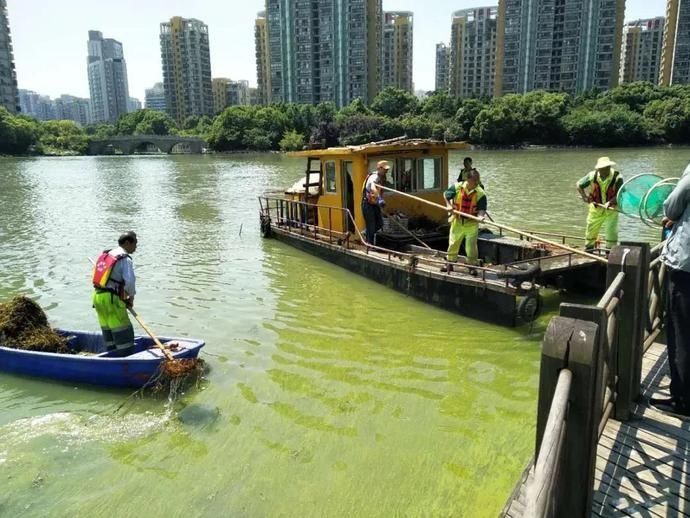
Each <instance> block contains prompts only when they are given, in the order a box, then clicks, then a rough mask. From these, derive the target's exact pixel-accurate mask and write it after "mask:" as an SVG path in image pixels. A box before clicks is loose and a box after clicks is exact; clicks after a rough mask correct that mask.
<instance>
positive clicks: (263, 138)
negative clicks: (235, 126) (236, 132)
mask: <svg viewBox="0 0 690 518" xmlns="http://www.w3.org/2000/svg"><path fill="white" fill-rule="evenodd" d="M242 147H243V148H245V149H254V150H256V151H270V150H271V149H273V147H274V143H273V135H271V134H269V133H268V132H266V131H264V130H262V129H261V128H252V129H250V130H249V131H247V132H246V133H245V134H244V135H243V137H242Z"/></svg>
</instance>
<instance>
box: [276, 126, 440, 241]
mask: <svg viewBox="0 0 690 518" xmlns="http://www.w3.org/2000/svg"><path fill="white" fill-rule="evenodd" d="M448 150H449V146H448V144H446V143H445V142H439V141H432V140H422V139H404V140H401V139H394V140H392V141H383V142H377V143H372V144H365V145H361V146H348V147H337V148H328V149H317V150H308V151H298V152H294V153H290V156H293V157H304V158H306V159H307V167H306V171H305V177H304V179H302V180H299V181H298V182H297V183H296V184H295V185H293V186H292V187H291V188H290V189H288V190H287V191H286V192H285V194H286V195H288V196H289V197H290V199H291V200H293V201H302V202H306V204H307V205H306V207H308V210H307V211H306V214H305V215H304V216H305V217H306V218H307V221H305V223H309V224H316V225H318V226H319V227H321V228H322V229H329V230H331V231H333V232H337V233H346V232H350V233H354V234H357V231H356V229H362V228H364V216H363V215H362V207H361V202H362V192H363V189H364V182H365V181H366V179H367V177H368V176H369V174H370V173H372V172H374V171H376V164H377V162H379V161H380V160H386V161H387V162H388V163H389V165H390V170H389V171H388V175H387V178H386V184H385V185H387V186H388V187H392V188H393V189H396V190H398V191H401V192H408V193H411V194H414V195H415V196H417V197H419V198H423V199H426V200H429V201H433V202H436V203H444V201H443V192H444V191H445V190H446V188H447V186H448ZM384 197H385V200H386V208H385V212H386V213H387V214H396V215H397V217H396V221H397V223H399V224H401V225H404V227H406V228H409V229H415V228H427V229H433V228H436V227H437V226H438V225H442V224H443V223H445V220H446V218H447V216H446V215H445V214H444V213H443V212H442V211H439V210H437V209H434V208H433V207H429V206H427V205H425V204H423V203H421V202H419V201H415V200H411V199H409V198H406V197H404V196H401V195H399V194H396V193H392V192H390V191H389V192H385V193H384ZM386 219H387V218H386ZM386 219H384V222H385V223H386V226H385V227H384V232H385V231H386V230H387V229H388V228H390V229H391V230H392V233H393V234H395V233H396V232H397V233H400V232H401V230H400V229H399V228H392V227H389V226H390V225H392V224H391V223H390V222H387V221H386Z"/></svg>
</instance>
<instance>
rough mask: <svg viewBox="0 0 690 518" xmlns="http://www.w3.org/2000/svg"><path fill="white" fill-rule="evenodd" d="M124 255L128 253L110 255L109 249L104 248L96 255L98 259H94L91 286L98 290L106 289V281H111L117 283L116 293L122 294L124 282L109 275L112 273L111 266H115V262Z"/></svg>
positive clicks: (126, 255)
mask: <svg viewBox="0 0 690 518" xmlns="http://www.w3.org/2000/svg"><path fill="white" fill-rule="evenodd" d="M124 257H129V254H118V255H110V250H104V251H103V253H102V254H101V255H99V256H98V259H96V266H95V267H94V269H93V278H92V281H93V287H94V288H96V289H100V290H106V289H108V288H107V285H108V281H113V282H114V283H116V284H118V285H119V286H118V287H119V289H118V293H117V294H118V295H122V293H121V292H122V291H123V289H124V283H123V282H121V281H116V280H115V279H111V278H110V275H111V274H112V273H113V268H115V265H116V264H117V262H118V261H119V260H120V259H122V258H124Z"/></svg>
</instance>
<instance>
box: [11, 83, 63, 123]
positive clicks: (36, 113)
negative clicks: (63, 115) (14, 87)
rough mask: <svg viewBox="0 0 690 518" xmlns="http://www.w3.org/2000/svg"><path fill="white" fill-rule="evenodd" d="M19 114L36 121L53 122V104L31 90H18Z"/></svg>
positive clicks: (49, 99)
mask: <svg viewBox="0 0 690 518" xmlns="http://www.w3.org/2000/svg"><path fill="white" fill-rule="evenodd" d="M19 106H20V108H21V112H22V113H23V114H25V115H29V116H30V117H34V118H36V119H38V120H54V119H55V118H56V117H55V103H53V101H52V100H51V98H50V97H48V96H45V95H40V94H38V93H36V92H34V91H32V90H23V89H20V90H19Z"/></svg>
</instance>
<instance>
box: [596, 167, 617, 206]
mask: <svg viewBox="0 0 690 518" xmlns="http://www.w3.org/2000/svg"><path fill="white" fill-rule="evenodd" d="M617 181H618V171H613V172H612V173H611V183H609V186H608V187H607V188H606V200H605V201H601V200H602V198H601V185H599V171H596V172H595V173H594V180H593V181H592V202H593V203H599V204H603V203H607V202H609V201H612V200H615V199H616V196H618V188H617V187H616V182H617Z"/></svg>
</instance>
